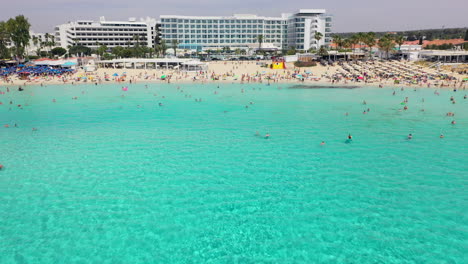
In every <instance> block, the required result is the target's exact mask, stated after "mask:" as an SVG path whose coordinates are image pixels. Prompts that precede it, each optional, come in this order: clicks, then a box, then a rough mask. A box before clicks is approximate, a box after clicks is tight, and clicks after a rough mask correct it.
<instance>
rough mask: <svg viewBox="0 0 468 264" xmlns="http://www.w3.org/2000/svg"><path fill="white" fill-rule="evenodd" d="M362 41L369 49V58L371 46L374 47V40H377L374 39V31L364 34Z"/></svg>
mask: <svg viewBox="0 0 468 264" xmlns="http://www.w3.org/2000/svg"><path fill="white" fill-rule="evenodd" d="M363 42H364V44H366V46H367V47H368V49H369V58H370V57H371V55H372V47H374V46H375V44H376V42H377V41H376V40H375V33H374V32H367V34H366V36H365V37H364V40H363Z"/></svg>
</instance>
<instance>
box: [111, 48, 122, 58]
mask: <svg viewBox="0 0 468 264" xmlns="http://www.w3.org/2000/svg"><path fill="white" fill-rule="evenodd" d="M123 50H124V48H123V47H120V46H117V47H114V48H112V54H114V55H115V56H116V57H122V54H123Z"/></svg>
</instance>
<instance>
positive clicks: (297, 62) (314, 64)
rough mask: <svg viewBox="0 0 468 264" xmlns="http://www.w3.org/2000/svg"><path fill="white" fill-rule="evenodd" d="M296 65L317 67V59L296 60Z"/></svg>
mask: <svg viewBox="0 0 468 264" xmlns="http://www.w3.org/2000/svg"><path fill="white" fill-rule="evenodd" d="M294 66H296V67H315V66H317V62H315V61H296V62H294Z"/></svg>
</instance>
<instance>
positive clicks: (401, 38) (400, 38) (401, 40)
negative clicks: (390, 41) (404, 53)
mask: <svg viewBox="0 0 468 264" xmlns="http://www.w3.org/2000/svg"><path fill="white" fill-rule="evenodd" d="M395 43H396V44H398V49H399V50H401V45H403V43H405V37H404V36H403V35H397V36H395Z"/></svg>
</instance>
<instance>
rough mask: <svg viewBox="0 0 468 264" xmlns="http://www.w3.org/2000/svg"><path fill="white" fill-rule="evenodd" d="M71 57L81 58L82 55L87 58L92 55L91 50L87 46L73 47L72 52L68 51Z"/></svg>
mask: <svg viewBox="0 0 468 264" xmlns="http://www.w3.org/2000/svg"><path fill="white" fill-rule="evenodd" d="M68 53H69V54H70V55H78V56H81V54H83V55H85V56H89V55H91V49H90V48H88V47H85V46H81V45H77V46H72V47H71V48H70V50H69V51H68Z"/></svg>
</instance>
